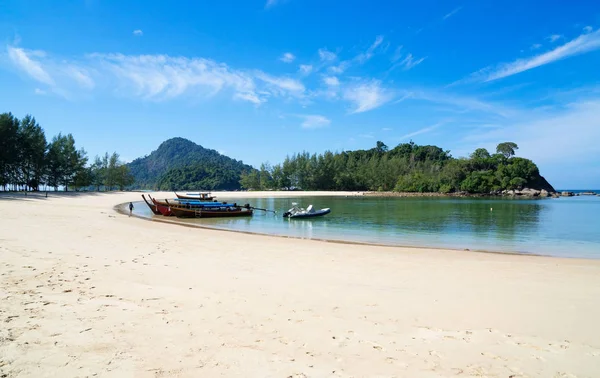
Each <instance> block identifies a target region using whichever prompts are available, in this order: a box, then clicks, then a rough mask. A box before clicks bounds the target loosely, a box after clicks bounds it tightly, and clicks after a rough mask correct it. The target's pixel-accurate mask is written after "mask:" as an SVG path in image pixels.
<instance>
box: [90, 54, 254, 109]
mask: <svg viewBox="0 0 600 378" xmlns="http://www.w3.org/2000/svg"><path fill="white" fill-rule="evenodd" d="M89 59H90V61H91V64H92V65H95V66H97V67H98V69H100V70H102V71H103V73H104V74H105V75H106V74H108V75H109V77H110V76H112V78H113V80H114V79H115V78H116V79H117V80H116V83H114V82H113V84H115V85H118V86H120V87H122V88H123V89H125V90H133V92H134V94H135V95H136V96H138V97H141V98H143V99H149V100H166V99H171V98H174V97H177V96H180V95H183V94H185V93H189V94H196V95H200V96H207V97H211V96H214V95H216V94H217V93H219V92H221V91H224V90H229V91H232V92H233V97H234V98H237V99H244V100H247V101H250V102H253V103H257V102H259V101H257V100H258V95H257V91H256V85H255V83H254V80H253V78H252V77H251V76H250V75H249V74H247V73H245V72H241V71H237V70H233V69H231V68H229V67H228V66H227V65H225V64H221V63H217V62H215V61H213V60H210V59H204V58H183V57H170V56H168V55H139V56H135V55H123V54H92V55H90V56H89Z"/></svg>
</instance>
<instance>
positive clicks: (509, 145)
mask: <svg viewBox="0 0 600 378" xmlns="http://www.w3.org/2000/svg"><path fill="white" fill-rule="evenodd" d="M518 149H519V146H517V144H516V143H514V142H504V143H500V144H499V145H498V146H497V147H496V152H497V153H499V154H501V155H503V156H504V157H505V158H507V159H508V158H509V157H511V156H515V150H518Z"/></svg>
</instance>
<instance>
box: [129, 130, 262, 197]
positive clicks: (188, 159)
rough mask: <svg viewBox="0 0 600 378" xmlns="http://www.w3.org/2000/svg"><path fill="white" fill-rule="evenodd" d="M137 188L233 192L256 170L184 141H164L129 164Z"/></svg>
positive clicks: (179, 139) (174, 139)
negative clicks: (146, 154)
mask: <svg viewBox="0 0 600 378" xmlns="http://www.w3.org/2000/svg"><path fill="white" fill-rule="evenodd" d="M129 170H130V172H131V174H132V175H133V176H134V177H135V186H136V187H138V188H144V189H158V190H233V189H239V188H240V175H241V174H242V172H244V171H247V172H250V171H252V170H253V168H252V167H251V166H249V165H246V164H244V163H243V162H241V161H237V160H235V159H231V158H229V157H227V156H224V155H221V154H220V153H218V152H217V151H215V150H210V149H207V148H204V147H202V146H200V145H197V144H196V143H194V142H191V141H189V140H187V139H184V138H172V139H169V140H166V141H164V142H163V143H161V145H160V146H159V147H158V149H156V150H155V151H153V152H152V153H151V154H150V155H148V156H145V157H143V158H139V159H136V160H134V161H132V162H131V163H129Z"/></svg>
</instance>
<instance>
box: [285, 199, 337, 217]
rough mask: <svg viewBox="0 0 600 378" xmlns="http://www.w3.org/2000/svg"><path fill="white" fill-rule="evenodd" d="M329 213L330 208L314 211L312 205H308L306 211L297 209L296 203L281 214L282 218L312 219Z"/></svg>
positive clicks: (300, 208)
mask: <svg viewBox="0 0 600 378" xmlns="http://www.w3.org/2000/svg"><path fill="white" fill-rule="evenodd" d="M330 212H331V209H330V208H328V207H327V208H324V209H320V210H316V209H315V208H314V207H313V205H309V206H308V207H307V208H306V209H304V208H302V207H299V206H298V204H297V203H295V202H293V203H292V208H291V209H289V210H288V211H286V212H285V213H283V217H284V218H312V217H320V216H323V215H325V214H329V213H330Z"/></svg>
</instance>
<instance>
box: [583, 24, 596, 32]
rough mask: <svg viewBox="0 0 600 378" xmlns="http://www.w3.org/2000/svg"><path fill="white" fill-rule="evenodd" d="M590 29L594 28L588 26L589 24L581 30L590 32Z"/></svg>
mask: <svg viewBox="0 0 600 378" xmlns="http://www.w3.org/2000/svg"><path fill="white" fill-rule="evenodd" d="M592 30H594V28H592V27H591V26H589V25H588V26H586V27H584V28H583V32H584V33H591V32H592Z"/></svg>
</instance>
